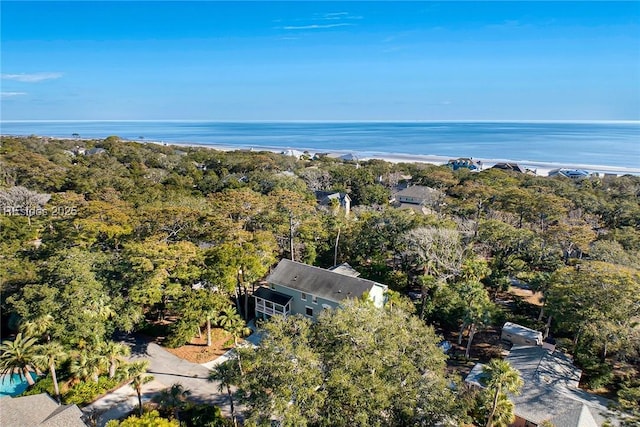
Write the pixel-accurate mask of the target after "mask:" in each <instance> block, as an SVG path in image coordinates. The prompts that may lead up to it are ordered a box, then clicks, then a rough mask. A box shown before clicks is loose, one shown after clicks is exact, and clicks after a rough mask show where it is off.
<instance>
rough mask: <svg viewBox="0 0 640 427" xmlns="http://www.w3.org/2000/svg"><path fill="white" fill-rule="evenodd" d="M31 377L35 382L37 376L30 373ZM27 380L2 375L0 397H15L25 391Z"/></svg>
mask: <svg viewBox="0 0 640 427" xmlns="http://www.w3.org/2000/svg"><path fill="white" fill-rule="evenodd" d="M31 377H32V378H33V379H34V380H35V379H36V377H37V375H36V374H35V373H33V372H32V373H31ZM28 385H29V384H28V383H27V380H25V379H23V378H20V375H18V374H12V375H2V376H1V377H0V397H5V396H17V395H19V394H20V393H22V392H23V391H25V390H26V389H27V386H28Z"/></svg>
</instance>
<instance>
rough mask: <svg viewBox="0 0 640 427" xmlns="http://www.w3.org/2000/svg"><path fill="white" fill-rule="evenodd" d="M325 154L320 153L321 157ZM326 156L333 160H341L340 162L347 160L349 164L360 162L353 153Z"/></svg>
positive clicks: (327, 154)
mask: <svg viewBox="0 0 640 427" xmlns="http://www.w3.org/2000/svg"><path fill="white" fill-rule="evenodd" d="M323 154H324V153H319V155H323ZM324 155H325V156H326V157H329V158H331V159H340V160H345V161H347V162H355V161H358V156H356V155H355V154H353V153H326V154H324Z"/></svg>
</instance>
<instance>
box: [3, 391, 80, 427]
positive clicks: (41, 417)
mask: <svg viewBox="0 0 640 427" xmlns="http://www.w3.org/2000/svg"><path fill="white" fill-rule="evenodd" d="M0 425H2V427H36V426H37V427H76V426H77V427H86V426H87V425H86V424H85V423H84V422H83V421H82V412H81V411H80V409H79V408H78V407H77V406H76V405H58V404H57V403H56V401H55V400H53V399H52V398H51V397H49V395H48V394H46V393H40V394H34V395H32V396H22V397H14V398H9V397H4V398H1V399H0Z"/></svg>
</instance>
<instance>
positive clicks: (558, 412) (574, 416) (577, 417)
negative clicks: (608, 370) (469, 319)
mask: <svg viewBox="0 0 640 427" xmlns="http://www.w3.org/2000/svg"><path fill="white" fill-rule="evenodd" d="M507 361H508V362H509V363H510V364H511V366H512V367H514V368H515V369H517V370H518V371H519V372H520V376H521V377H522V380H523V382H524V385H523V387H522V390H521V392H520V394H519V395H510V396H509V398H510V399H511V401H512V402H513V403H514V405H515V409H514V412H515V414H516V415H517V416H518V417H520V418H523V419H525V420H527V421H530V422H533V423H536V424H540V423H542V422H543V421H545V420H548V421H550V422H551V423H552V424H553V425H554V426H556V427H594V426H600V425H602V424H603V423H604V422H605V421H606V420H607V419H609V420H610V422H611V423H612V425H618V421H617V419H616V418H615V415H614V414H613V413H611V412H610V411H609V410H608V409H607V406H608V404H609V403H610V402H609V401H608V400H607V399H604V398H602V397H600V396H597V395H595V394H591V393H587V392H585V391H583V390H581V389H579V388H578V383H579V381H580V376H581V374H582V371H581V370H580V369H578V368H576V367H575V366H574V365H573V362H572V361H571V359H570V358H569V357H568V356H567V355H565V354H563V353H561V352H559V351H554V352H550V351H548V350H546V349H544V348H542V347H539V346H514V347H513V348H512V349H511V352H510V353H509V355H508V356H507Z"/></svg>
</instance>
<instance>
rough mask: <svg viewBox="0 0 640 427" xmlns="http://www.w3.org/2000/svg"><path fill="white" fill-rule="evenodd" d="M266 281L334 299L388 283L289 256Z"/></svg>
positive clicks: (352, 295)
mask: <svg viewBox="0 0 640 427" xmlns="http://www.w3.org/2000/svg"><path fill="white" fill-rule="evenodd" d="M267 282H269V283H273V284H276V285H281V286H285V287H287V288H290V289H295V290H298V291H300V292H305V293H308V294H312V295H315V296H317V297H320V298H324V299H328V300H330V301H335V302H340V301H342V300H344V299H346V298H360V297H362V295H363V294H364V293H365V292H369V291H371V289H372V288H373V287H374V286H385V285H381V284H379V283H376V282H373V281H371V280H366V279H361V278H359V277H351V276H345V275H343V274H339V273H335V272H333V271H330V270H325V269H322V268H319V267H314V266H311V265H306V264H302V263H299V262H296V261H291V260H288V259H283V260H282V261H280V263H279V264H278V266H277V267H276V268H275V269H274V270H273V272H272V273H271V274H270V275H269V277H267Z"/></svg>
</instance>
